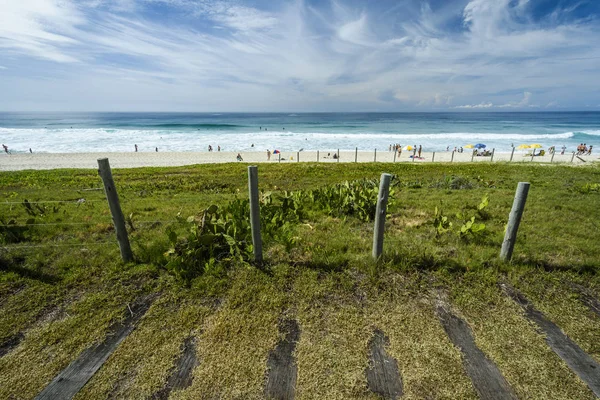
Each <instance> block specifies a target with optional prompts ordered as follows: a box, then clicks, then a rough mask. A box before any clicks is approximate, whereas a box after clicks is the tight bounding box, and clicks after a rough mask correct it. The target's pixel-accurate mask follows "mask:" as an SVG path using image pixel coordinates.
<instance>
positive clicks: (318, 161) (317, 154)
mask: <svg viewBox="0 0 600 400" xmlns="http://www.w3.org/2000/svg"><path fill="white" fill-rule="evenodd" d="M317 162H319V150H317Z"/></svg>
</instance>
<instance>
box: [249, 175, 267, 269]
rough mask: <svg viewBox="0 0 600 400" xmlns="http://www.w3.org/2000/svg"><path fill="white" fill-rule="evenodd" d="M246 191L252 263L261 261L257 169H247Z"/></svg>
mask: <svg viewBox="0 0 600 400" xmlns="http://www.w3.org/2000/svg"><path fill="white" fill-rule="evenodd" d="M248 191H249V195H250V228H251V229H252V248H253V249H254V261H256V262H258V263H260V262H262V260H263V254H262V239H261V237H260V203H259V201H258V167H257V166H255V165H253V166H250V167H248Z"/></svg>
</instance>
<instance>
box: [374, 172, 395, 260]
mask: <svg viewBox="0 0 600 400" xmlns="http://www.w3.org/2000/svg"><path fill="white" fill-rule="evenodd" d="M391 179H392V175H391V174H381V182H380V183H379V195H378V196H377V209H376V211H375V229H374V232H373V258H374V259H375V260H378V259H379V257H380V256H381V253H383V232H384V231H385V213H386V210H387V203H388V196H389V194H390V180H391Z"/></svg>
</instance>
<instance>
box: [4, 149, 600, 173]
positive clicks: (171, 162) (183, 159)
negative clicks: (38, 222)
mask: <svg viewBox="0 0 600 400" xmlns="http://www.w3.org/2000/svg"><path fill="white" fill-rule="evenodd" d="M327 153H328V152H327V151H325V152H323V151H320V152H319V162H327V163H335V162H338V160H336V159H333V157H332V156H333V154H334V152H333V151H331V152H330V154H331V155H330V156H329V157H327ZM299 154H300V162H315V161H317V152H316V151H303V152H300V153H299ZM524 154H525V153H524V152H520V151H515V154H514V157H513V162H525V163H529V162H532V158H531V157H525V156H524ZM236 155H237V153H231V152H217V151H213V152H177V153H167V152H158V153H156V152H147V153H142V152H139V153H133V152H132V153H34V154H11V155H8V154H0V171H17V170H26V169H57V168H83V169H87V168H93V169H96V168H97V167H98V164H97V160H98V159H99V158H104V157H107V158H108V159H109V161H110V165H111V167H113V168H137V167H150V166H152V167H168V166H182V165H193V164H215V163H228V162H237V161H236ZM410 155H412V152H410V154H409V152H403V153H402V155H401V156H400V157H397V158H396V162H413V160H412V159H411V158H409V156H410ZM422 156H423V158H422V159H416V160H415V161H414V163H423V162H431V161H432V157H433V153H422ZM242 157H243V159H244V161H243V162H244V163H252V164H254V163H266V162H270V163H277V162H279V157H278V155H277V154H275V155H271V161H267V155H266V152H258V151H256V152H246V153H242ZM281 157H282V160H281V163H295V162H298V153H290V152H283V154H282V156H281ZM571 158H572V154H565V155H562V156H561V155H560V154H556V155H555V156H554V163H570V162H571ZM582 158H583V159H584V160H586V161H593V160H597V157H596V156H595V155H594V156H582ZM356 159H357V161H358V162H373V161H374V160H375V153H374V152H373V151H359V152H358V154H357V155H356ZM451 159H452V152H436V153H435V159H434V161H435V162H450V161H451ZM490 159H491V157H474V158H473V161H474V162H490ZM509 160H510V153H496V154H495V155H494V162H496V161H509ZM550 160H551V156H550V155H546V156H543V157H538V156H536V157H534V158H533V162H536V163H550ZM354 161H355V152H354V151H341V152H340V160H339V162H340V163H348V162H354ZM376 161H377V162H394V153H393V152H390V151H382V152H377V155H376ZM470 161H471V153H470V152H467V151H465V152H464V153H455V154H454V160H453V162H470ZM574 163H579V164H583V162H582V161H580V160H579V159H578V158H577V157H575V159H574Z"/></svg>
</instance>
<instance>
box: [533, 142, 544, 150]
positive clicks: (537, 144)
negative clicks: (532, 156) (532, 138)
mask: <svg viewBox="0 0 600 400" xmlns="http://www.w3.org/2000/svg"><path fill="white" fill-rule="evenodd" d="M529 147H531V148H532V149H541V148H542V147H544V146H542V145H541V144H539V143H534V144H532V145H531V146H529Z"/></svg>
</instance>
